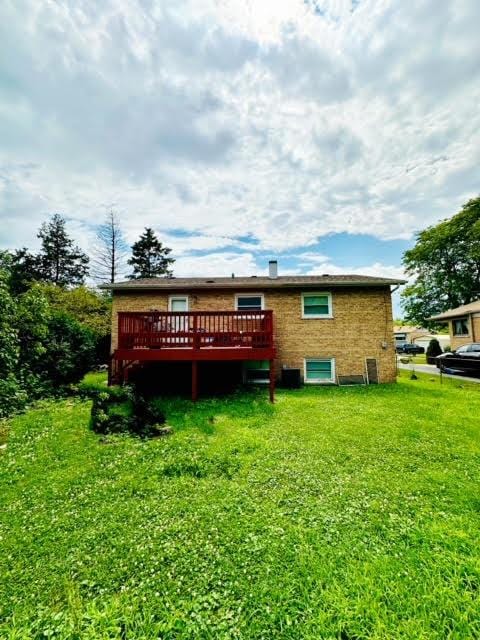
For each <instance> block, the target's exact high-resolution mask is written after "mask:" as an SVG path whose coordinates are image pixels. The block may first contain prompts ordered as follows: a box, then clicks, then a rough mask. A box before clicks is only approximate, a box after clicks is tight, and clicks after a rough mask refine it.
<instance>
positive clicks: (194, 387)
mask: <svg viewBox="0 0 480 640" xmlns="http://www.w3.org/2000/svg"><path fill="white" fill-rule="evenodd" d="M197 398H198V362H197V361H196V360H192V402H196V401H197Z"/></svg>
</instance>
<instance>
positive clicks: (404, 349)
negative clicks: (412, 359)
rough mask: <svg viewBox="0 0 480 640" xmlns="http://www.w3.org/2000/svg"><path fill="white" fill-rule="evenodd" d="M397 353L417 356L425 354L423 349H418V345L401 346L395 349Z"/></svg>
mask: <svg viewBox="0 0 480 640" xmlns="http://www.w3.org/2000/svg"><path fill="white" fill-rule="evenodd" d="M397 353H404V354H407V355H411V356H417V355H419V354H420V353H425V349H424V348H423V347H419V346H418V344H402V345H400V346H399V347H397Z"/></svg>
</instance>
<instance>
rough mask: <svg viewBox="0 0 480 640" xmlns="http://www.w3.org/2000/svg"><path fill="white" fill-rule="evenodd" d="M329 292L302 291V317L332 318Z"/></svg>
mask: <svg viewBox="0 0 480 640" xmlns="http://www.w3.org/2000/svg"><path fill="white" fill-rule="evenodd" d="M332 317H333V313H332V294H331V293H302V318H332Z"/></svg>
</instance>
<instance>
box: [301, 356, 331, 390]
mask: <svg viewBox="0 0 480 640" xmlns="http://www.w3.org/2000/svg"><path fill="white" fill-rule="evenodd" d="M304 374H305V382H306V383H311V384H315V383H321V382H335V360H334V359H333V358H318V359H313V358H308V359H306V360H305V372H304Z"/></svg>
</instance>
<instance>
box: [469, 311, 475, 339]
mask: <svg viewBox="0 0 480 640" xmlns="http://www.w3.org/2000/svg"><path fill="white" fill-rule="evenodd" d="M470 326H471V328H472V342H476V340H475V323H474V321H473V313H471V314H470Z"/></svg>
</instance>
